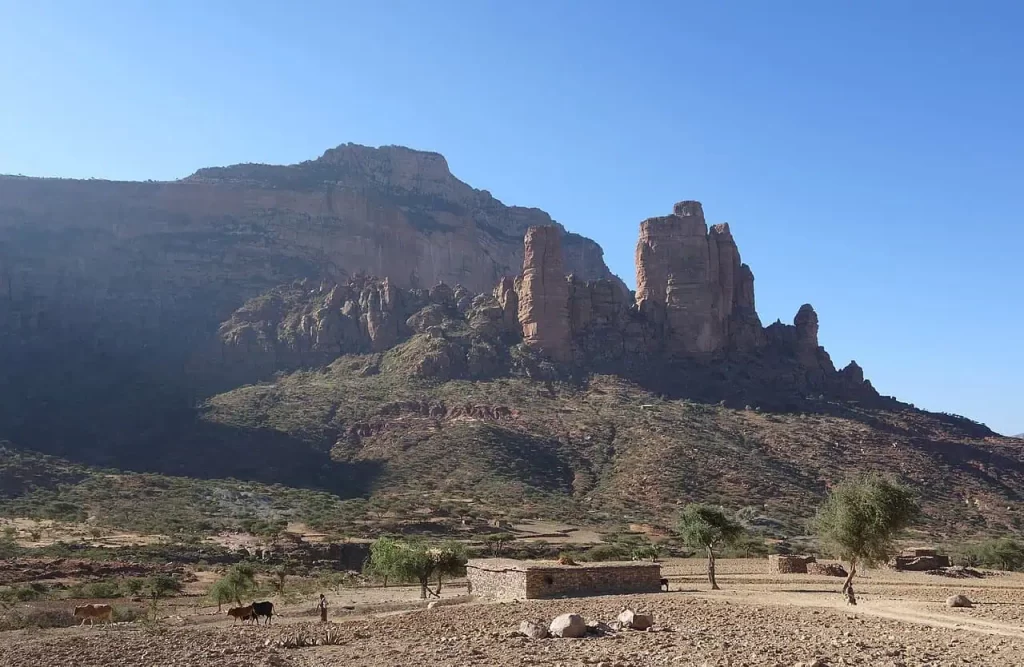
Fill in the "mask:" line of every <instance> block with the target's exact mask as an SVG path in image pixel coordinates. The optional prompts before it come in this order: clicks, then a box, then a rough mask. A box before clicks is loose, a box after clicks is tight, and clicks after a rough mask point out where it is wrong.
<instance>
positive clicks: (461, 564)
mask: <svg viewBox="0 0 1024 667" xmlns="http://www.w3.org/2000/svg"><path fill="white" fill-rule="evenodd" d="M465 566H466V555H465V549H464V548H463V546H462V545H461V544H459V543H457V542H445V543H443V544H439V545H431V544H429V543H427V542H424V541H421V540H395V539H392V538H390V537H381V538H379V539H377V540H376V541H374V543H373V544H371V545H370V560H369V561H367V565H366V568H365V570H366V572H367V573H368V574H373V575H375V576H377V577H380V578H381V579H383V580H384V581H385V582H387V581H388V579H395V580H397V581H416V582H418V583H419V584H420V598H426V597H427V594H430V595H433V596H434V597H440V596H441V582H442V579H443V578H444V577H445V576H453V575H458V574H461V573H462V570H463V568H465ZM435 577H436V578H437V590H436V591H433V590H431V589H430V582H431V581H433V580H434V578H435ZM385 585H386V583H385Z"/></svg>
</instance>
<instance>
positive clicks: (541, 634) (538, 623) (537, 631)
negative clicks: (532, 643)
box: [519, 618, 548, 639]
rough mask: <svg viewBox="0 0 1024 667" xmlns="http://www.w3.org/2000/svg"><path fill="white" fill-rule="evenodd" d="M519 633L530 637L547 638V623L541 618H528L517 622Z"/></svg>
mask: <svg viewBox="0 0 1024 667" xmlns="http://www.w3.org/2000/svg"><path fill="white" fill-rule="evenodd" d="M519 634H521V635H523V636H524V637H529V638H530V639H547V636H548V624H547V623H545V622H544V621H542V620H541V619H539V618H538V619H528V620H525V621H523V622H522V623H520V624H519Z"/></svg>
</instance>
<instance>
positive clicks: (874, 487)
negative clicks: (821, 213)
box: [815, 474, 919, 604]
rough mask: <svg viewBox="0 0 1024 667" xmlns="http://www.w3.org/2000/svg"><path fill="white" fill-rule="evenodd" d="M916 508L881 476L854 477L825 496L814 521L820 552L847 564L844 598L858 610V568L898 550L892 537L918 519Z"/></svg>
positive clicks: (909, 495)
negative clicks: (854, 586)
mask: <svg viewBox="0 0 1024 667" xmlns="http://www.w3.org/2000/svg"><path fill="white" fill-rule="evenodd" d="M918 511H919V508H918V506H917V502H916V501H915V500H914V496H913V494H912V493H911V492H910V490H909V489H908V488H906V487H905V486H903V485H901V484H898V483H896V482H893V481H891V480H888V479H886V478H884V477H882V476H880V475H874V474H873V475H866V476H861V477H857V478H854V479H851V480H848V481H845V482H843V483H841V484H838V485H836V487H835V488H833V489H832V491H831V492H829V494H828V497H827V498H826V499H825V502H824V503H823V504H822V506H821V507H820V508H819V509H818V514H817V516H816V517H815V529H816V532H817V534H818V539H819V540H820V541H821V545H822V547H823V548H824V549H825V550H826V551H828V552H829V553H831V554H832V555H833V556H836V557H837V558H839V559H841V560H845V561H847V562H849V563H850V572H849V574H848V575H847V576H846V581H844V582H843V594H844V595H846V597H847V600H848V601H849V602H850V603H851V604H857V598H856V597H855V596H854V594H853V577H854V575H855V574H857V566H858V565H865V566H871V565H877V564H879V563H884V562H885V561H887V560H889V557H890V556H892V554H893V553H894V552H895V550H896V537H897V536H898V535H899V533H900V532H902V531H903V530H904V529H905V528H906V527H907V526H908V525H910V522H911V521H913V520H914V518H915V517H916V516H917V513H918Z"/></svg>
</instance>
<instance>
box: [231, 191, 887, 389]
mask: <svg viewBox="0 0 1024 667" xmlns="http://www.w3.org/2000/svg"><path fill="white" fill-rule="evenodd" d="M561 239H562V235H561V233H560V232H559V230H558V228H556V227H553V226H551V225H547V226H539V227H531V228H530V229H529V230H528V231H527V233H526V235H525V237H524V252H523V255H524V261H523V273H522V274H521V275H519V276H517V277H515V278H512V277H508V276H505V277H502V278H501V279H500V280H499V281H498V282H497V285H496V286H495V287H494V288H493V290H491V291H490V293H487V294H476V295H474V294H473V293H472V292H471V291H470V290H468V289H466V288H465V287H463V286H456V287H455V288H454V289H453V288H450V287H448V286H447V285H445V284H443V283H442V284H438V285H436V286H434V287H433V288H431V289H430V290H416V289H413V290H402V289H399V288H396V287H395V286H394V285H393V284H391V283H390V281H388V280H383V281H377V280H372V279H360V280H359V281H350V283H349V284H347V285H331V284H329V283H322V284H321V285H320V287H319V288H318V289H315V290H309V289H307V286H306V285H305V284H302V285H299V286H298V287H296V290H297V291H294V292H292V293H288V294H291V296H289V295H288V294H272V295H271V296H270V297H269V298H264V297H261V298H259V299H256V300H254V301H253V302H252V303H250V304H247V305H246V307H244V308H243V309H241V310H240V311H239V312H237V313H236V314H235V315H234V316H233V317H232V318H231V320H229V322H227V323H226V324H225V325H224V326H222V328H221V334H222V340H223V341H224V344H225V347H226V348H229V349H230V350H231V352H232V353H238V354H240V356H241V357H247V356H248V357H254V358H256V359H259V358H260V355H263V356H264V357H267V359H268V361H267V362H266V363H265V364H263V366H265V367H268V368H272V367H273V366H274V364H275V363H276V364H277V365H278V367H280V366H281V365H282V364H284V365H285V366H287V365H288V364H290V365H291V366H299V365H312V364H313V363H316V362H319V363H326V362H328V361H330V360H332V359H333V358H335V357H337V356H338V355H340V354H344V353H346V352H373V351H383V350H386V349H389V348H391V347H393V346H395V344H396V343H398V342H401V341H404V340H407V339H409V338H410V337H415V339H414V340H413V341H411V342H410V344H409V345H406V346H404V347H403V348H402V350H401V352H399V353H398V354H395V355H392V356H391V362H390V363H392V364H397V365H398V366H401V367H404V368H406V369H407V370H408V371H409V372H410V373H411V374H412V375H416V376H421V377H431V378H435V379H441V380H446V379H452V378H484V377H494V376H497V375H501V374H503V373H508V372H516V371H517V370H522V371H524V372H526V373H527V374H531V375H532V374H533V373H534V372H537V373H541V374H547V373H548V371H544V370H542V367H541V366H537V365H536V360H533V361H529V360H528V359H526V358H522V357H516V359H517V360H518V361H516V360H513V358H512V356H514V355H510V353H509V350H510V347H511V346H512V345H514V344H515V343H517V342H519V341H520V340H521V341H522V342H523V343H525V345H526V347H527V348H529V349H531V350H532V351H533V352H534V353H535V354H536V355H539V356H540V357H546V358H547V359H549V360H550V361H554V362H556V363H557V364H559V365H561V366H562V367H563V368H569V367H574V368H576V369H582V370H585V371H597V372H611V373H616V372H622V373H627V374H630V375H633V376H638V377H639V378H640V379H641V381H645V382H650V381H652V380H654V379H655V378H662V379H658V380H656V383H657V384H658V386H659V388H660V389H662V390H664V391H667V392H670V393H672V392H677V391H682V392H684V393H687V394H689V395H692V396H695V397H701V398H711V397H714V396H719V397H721V396H726V397H730V400H733V401H735V402H741V401H742V402H743V404H746V401H753V402H755V403H757V404H762V403H763V404H766V405H775V404H780V405H782V406H785V405H791V404H792V403H790V402H789V401H790V399H787V398H785V397H786V396H790V397H792V396H796V397H806V396H814V395H828V396H832V397H838V398H845V399H852V400H873V399H877V398H878V394H877V392H875V390H874V388H873V387H872V386H871V384H870V383H869V382H867V381H865V380H864V374H863V371H862V370H861V368H860V367H859V366H858V365H857V364H856V363H853V362H851V364H850V365H849V366H847V367H846V368H844V369H843V370H841V371H838V372H837V371H836V369H835V367H834V365H833V363H832V360H831V358H830V357H829V355H828V353H827V352H826V351H825V349H824V348H823V347H821V346H820V345H819V343H818V315H817V313H816V312H815V311H814V308H813V307H811V305H810V304H804V305H803V306H801V307H800V309H799V310H798V312H797V314H796V316H795V317H794V320H793V324H791V325H786V324H783V323H782V322H776V323H774V324H772V325H771V326H769V327H767V328H764V327H762V326H761V321H760V318H758V316H757V312H756V310H755V307H754V276H753V273H752V272H751V270H750V268H749V267H748V266H747V265H746V264H743V263H741V262H740V256H739V251H738V249H737V247H736V242H735V240H734V239H733V236H732V233H731V231H730V229H729V227H728V225H724V224H722V225H714V226H712V227H711V228H710V230H709V229H707V227H706V225H705V223H704V217H703V211H702V209H701V206H700V204H699V203H697V202H683V203H681V204H677V205H676V208H675V212H674V213H673V215H671V216H666V217H665V218H658V219H652V220H646V221H644V223H643V224H642V225H641V239H640V243H639V244H638V252H637V256H638V262H639V263H638V265H637V275H638V277H639V279H640V284H639V287H640V289H639V290H638V291H637V295H636V299H635V300H633V299H631V298H629V297H628V295H627V293H625V292H624V291H623V290H622V289H620V287H619V285H618V284H617V283H616V282H615V281H612V280H584V279H581V278H580V277H578V276H576V275H575V274H570V275H568V276H567V275H566V270H565V267H564V264H563V261H562V260H563V257H562V255H563V251H562V249H561ZM698 246H699V247H698ZM700 248H703V250H701V249H700ZM680 254H682V255H683V256H685V257H689V258H690V260H691V261H690V262H689V263H688V262H685V261H683V262H681V261H679V255H680ZM704 260H707V261H706V262H705V261H704ZM694 263H695V264H696V265H697V267H696V268H695V267H694V266H692V265H691V264H694ZM307 292H308V294H307ZM289 304H290V305H289ZM289 309H290V310H289ZM285 311H287V313H285ZM225 356H230V355H229V354H227V353H225ZM517 364H522V366H517ZM256 365H257V366H260V364H256ZM263 366H260V367H263ZM715 400H721V399H715ZM776 402H779V403H776Z"/></svg>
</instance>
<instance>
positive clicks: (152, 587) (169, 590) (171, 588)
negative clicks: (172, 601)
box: [144, 574, 184, 620]
mask: <svg viewBox="0 0 1024 667" xmlns="http://www.w3.org/2000/svg"><path fill="white" fill-rule="evenodd" d="M144 588H145V590H146V593H147V594H148V595H149V598H150V601H149V609H150V612H151V613H152V615H153V619H154V620H155V619H156V611H157V603H158V602H159V601H160V599H161V598H165V597H169V596H170V595H172V594H174V593H180V592H181V591H182V589H183V588H184V586H183V585H182V583H181V581H180V580H178V579H177V578H175V577H172V576H170V575H169V574H154V575H153V576H152V577H149V578H148V579H146V584H145V586H144Z"/></svg>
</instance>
